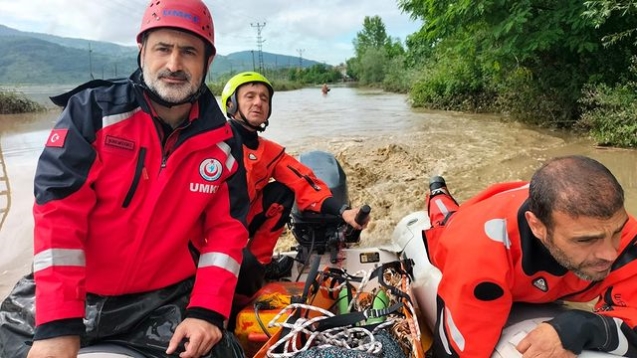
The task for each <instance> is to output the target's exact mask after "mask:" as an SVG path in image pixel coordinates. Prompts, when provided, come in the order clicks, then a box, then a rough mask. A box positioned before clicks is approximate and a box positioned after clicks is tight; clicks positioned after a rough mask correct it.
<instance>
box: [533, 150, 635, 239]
mask: <svg viewBox="0 0 637 358" xmlns="http://www.w3.org/2000/svg"><path fill="white" fill-rule="evenodd" d="M529 201H530V203H529V210H530V211H531V212H532V213H533V214H535V216H536V217H537V218H538V219H539V220H540V221H541V222H542V223H543V224H544V225H546V227H547V228H548V229H549V230H550V229H552V228H553V218H552V214H553V212H556V211H559V212H562V213H566V214H568V215H570V216H572V217H578V216H587V217H594V218H610V217H611V216H613V215H614V214H615V213H617V211H618V210H620V209H622V208H623V207H624V189H622V187H621V185H620V184H619V182H618V181H617V178H615V176H614V175H613V174H612V173H611V172H610V170H608V168H606V167H605V166H604V165H602V164H601V163H600V162H598V161H596V160H594V159H592V158H589V157H585V156H582V155H571V156H564V157H557V158H553V159H551V160H549V161H548V162H546V163H545V164H544V165H543V166H542V167H541V168H540V169H538V170H537V171H536V172H535V174H533V177H532V178H531V183H530V186H529Z"/></svg>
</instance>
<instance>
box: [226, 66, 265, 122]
mask: <svg viewBox="0 0 637 358" xmlns="http://www.w3.org/2000/svg"><path fill="white" fill-rule="evenodd" d="M246 83H263V84H264V85H265V86H266V87H267V88H268V90H269V91H270V109H269V112H268V118H270V115H271V114H272V96H273V95H274V88H272V84H271V83H270V81H268V79H267V78H265V76H263V75H262V74H260V73H257V72H242V73H239V74H238V75H235V76H234V77H232V78H231V79H230V80H228V83H226V85H225V87H223V91H221V109H223V112H224V113H225V114H226V116H228V117H230V116H234V114H235V113H237V110H238V109H239V103H237V89H239V87H241V86H243V85H244V84H246ZM228 100H230V102H231V103H232V107H231V108H228Z"/></svg>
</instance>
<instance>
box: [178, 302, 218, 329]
mask: <svg viewBox="0 0 637 358" xmlns="http://www.w3.org/2000/svg"><path fill="white" fill-rule="evenodd" d="M186 318H196V319H200V320H204V321H206V322H208V323H210V324H214V325H215V326H217V327H219V329H223V321H224V319H225V318H224V317H223V315H221V314H220V313H217V312H215V311H211V310H209V309H206V308H202V307H191V308H188V309H186Z"/></svg>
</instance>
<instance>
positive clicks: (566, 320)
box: [546, 309, 618, 354]
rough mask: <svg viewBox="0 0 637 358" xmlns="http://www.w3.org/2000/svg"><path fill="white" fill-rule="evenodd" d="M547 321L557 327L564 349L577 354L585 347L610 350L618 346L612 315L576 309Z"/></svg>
mask: <svg viewBox="0 0 637 358" xmlns="http://www.w3.org/2000/svg"><path fill="white" fill-rule="evenodd" d="M546 323H548V324H550V325H551V326H553V328H555V330H556V331H557V334H558V335H559V337H560V340H561V341H562V346H563V347H564V349H568V350H569V351H571V352H573V353H575V354H580V353H582V350H584V349H598V350H602V351H608V350H609V349H612V347H614V346H617V342H618V341H617V340H618V337H617V334H612V332H617V329H614V328H615V327H616V324H615V322H614V320H613V319H612V318H611V317H606V316H601V315H598V314H595V313H593V312H587V311H582V310H575V309H574V310H569V311H566V312H564V313H561V314H559V315H557V316H555V318H553V319H552V320H550V321H547V322H546ZM608 327H611V329H608ZM613 343H614V344H613Z"/></svg>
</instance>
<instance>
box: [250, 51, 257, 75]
mask: <svg viewBox="0 0 637 358" xmlns="http://www.w3.org/2000/svg"><path fill="white" fill-rule="evenodd" d="M250 52H252V71H256V70H257V69H256V67H254V50H250Z"/></svg>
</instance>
